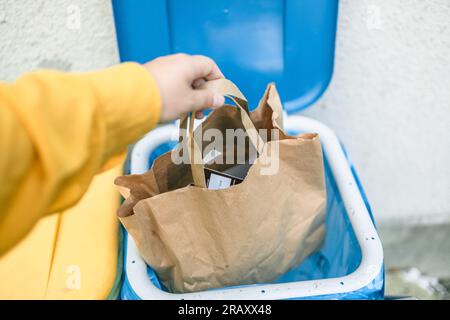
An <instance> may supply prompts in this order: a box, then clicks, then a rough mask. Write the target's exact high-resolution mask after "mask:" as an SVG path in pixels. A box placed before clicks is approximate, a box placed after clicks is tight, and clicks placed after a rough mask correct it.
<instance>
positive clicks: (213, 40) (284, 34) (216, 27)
mask: <svg viewBox="0 0 450 320" xmlns="http://www.w3.org/2000/svg"><path fill="white" fill-rule="evenodd" d="M113 8H114V16H115V22H116V32H117V38H118V42H119V50H120V56H121V60H122V61H137V62H141V63H142V62H146V61H149V60H151V59H153V58H155V57H157V56H161V55H165V54H170V53H173V52H185V53H189V54H204V55H208V56H210V57H212V58H213V59H214V60H215V61H216V62H217V63H218V64H219V66H220V68H221V69H222V71H223V72H224V74H225V75H226V76H227V77H228V78H229V79H231V80H233V82H235V83H236V85H237V86H238V87H240V88H241V89H242V91H243V92H244V94H245V95H246V96H247V98H248V100H249V105H250V106H256V105H257V102H258V99H259V98H260V97H261V95H262V92H263V91H264V89H265V87H266V85H267V83H269V82H275V83H276V85H277V89H278V91H279V93H280V96H281V98H282V99H283V105H284V108H285V111H286V114H287V115H286V121H285V122H286V123H285V129H286V130H287V131H289V132H291V133H299V132H302V131H305V132H317V133H319V134H320V137H321V142H322V146H323V150H324V160H325V173H326V186H327V217H326V228H327V233H326V238H325V242H324V245H323V246H322V248H321V249H320V250H319V251H318V252H316V253H314V254H312V255H311V256H310V257H309V258H308V259H307V260H305V261H304V262H303V263H302V264H300V265H299V266H297V267H296V268H294V269H293V270H291V271H290V272H288V273H286V274H284V275H283V276H281V277H280V278H279V279H277V281H275V282H273V283H270V284H269V283H268V284H255V285H245V286H238V287H230V288H221V289H215V290H208V291H203V292H195V293H185V294H173V293H169V292H167V290H165V288H164V287H162V286H161V284H160V282H159V280H158V277H157V276H156V274H155V272H154V271H153V270H152V269H151V268H150V267H149V266H147V265H146V264H145V262H144V261H143V260H142V258H141V256H140V255H139V252H138V251H137V248H136V245H135V243H134V240H133V239H132V238H131V237H128V235H127V234H125V237H124V238H125V243H124V247H125V254H124V256H125V263H124V264H125V271H124V272H125V274H124V281H123V286H122V291H121V297H122V298H123V299H383V298H384V266H383V249H382V246H381V242H380V239H379V237H378V234H377V231H376V229H375V224H374V220H373V216H372V213H371V209H370V206H369V203H368V201H367V198H366V196H365V194H364V191H363V188H362V186H361V184H360V182H359V180H358V177H357V175H356V171H355V170H354V168H353V166H352V165H351V162H350V161H349V159H348V156H347V154H346V152H345V150H344V148H343V146H342V144H341V143H340V142H339V140H338V138H337V137H336V135H335V134H334V133H333V131H331V130H330V129H329V128H328V127H326V126H324V125H323V124H322V123H320V122H318V121H316V120H313V119H310V118H306V117H303V116H300V115H294V114H295V113H297V112H299V111H301V110H302V109H305V108H307V107H308V106H310V105H311V104H313V103H314V102H315V101H316V100H317V99H318V98H319V97H320V96H321V95H322V93H323V92H324V91H325V90H326V88H327V86H328V84H329V82H330V79H331V76H332V73H333V60H334V43H335V36H336V22H337V12H338V0H284V1H283V0H246V1H242V0H215V1H210V0H190V1H185V0H151V1H150V0H146V1H142V0H126V1H124V0H113ZM176 132H177V127H176V125H173V124H172V125H166V126H163V127H160V128H158V129H155V130H153V131H152V132H150V133H149V134H148V135H147V136H145V137H144V138H143V139H142V140H141V141H139V142H138V143H137V144H136V146H135V147H134V148H133V150H132V153H131V161H130V172H131V173H143V172H145V171H147V170H148V169H149V168H150V166H151V163H152V162H153V160H154V159H155V158H156V157H157V156H159V155H161V154H162V153H164V152H166V151H168V150H170V149H171V148H173V147H174V145H175V143H176V141H174V140H173V139H174V137H176ZM174 133H175V134H174Z"/></svg>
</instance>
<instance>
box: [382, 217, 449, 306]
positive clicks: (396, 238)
mask: <svg viewBox="0 0 450 320" xmlns="http://www.w3.org/2000/svg"><path fill="white" fill-rule="evenodd" d="M379 234H380V237H381V240H382V242H383V248H384V255H385V265H386V271H387V272H386V295H389V296H413V297H416V298H418V299H450V224H439V225H420V226H419V225H413V226H408V225H406V226H405V225H393V226H387V225H382V226H380V227H379Z"/></svg>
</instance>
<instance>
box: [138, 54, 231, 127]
mask: <svg viewBox="0 0 450 320" xmlns="http://www.w3.org/2000/svg"><path fill="white" fill-rule="evenodd" d="M145 67H146V68H147V70H148V71H149V72H150V74H151V75H152V76H153V77H154V78H155V80H156V82H157V84H158V86H159V90H160V94H161V98H162V110H161V117H160V121H161V122H166V121H170V120H175V119H177V118H179V117H180V115H182V114H183V113H186V112H195V115H196V117H197V118H202V117H203V112H202V110H203V109H206V108H213V109H216V108H219V107H221V106H223V104H224V103H225V98H224V97H223V96H221V95H215V94H214V93H212V92H211V91H210V90H208V89H197V88H198V87H200V86H201V85H202V84H203V83H204V82H205V81H208V80H215V79H220V78H224V76H223V74H222V72H221V71H220V69H219V67H218V66H217V65H216V63H215V62H214V61H213V60H212V59H210V58H208V57H205V56H190V55H186V54H175V55H169V56H165V57H159V58H157V59H155V60H153V61H150V62H148V63H146V64H145Z"/></svg>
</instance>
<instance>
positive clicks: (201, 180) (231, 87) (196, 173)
mask: <svg viewBox="0 0 450 320" xmlns="http://www.w3.org/2000/svg"><path fill="white" fill-rule="evenodd" d="M201 88H202V89H209V90H211V91H212V92H214V93H215V94H221V95H223V96H226V97H228V98H230V99H231V100H232V101H233V102H234V103H235V104H236V107H238V109H239V110H240V114H241V121H242V125H243V126H244V129H245V131H246V133H247V134H248V136H249V139H250V141H251V143H252V144H253V146H254V147H255V148H256V150H257V152H258V154H261V153H262V150H263V148H264V144H265V143H264V140H262V138H261V136H260V135H259V134H258V131H257V130H256V127H255V125H254V124H253V122H252V120H251V119H250V116H249V109H248V102H247V99H246V98H245V96H244V95H243V94H242V92H241V91H240V90H239V89H238V87H237V86H236V85H235V84H234V83H233V82H231V81H230V80H227V79H218V80H212V81H207V82H206V83H205V84H204V85H203V86H202V87H201ZM188 118H190V119H189V131H188V132H189V137H188V146H189V148H188V152H189V160H190V162H191V171H192V178H193V180H194V184H195V185H197V186H199V187H203V188H206V181H205V171H204V164H203V158H202V152H201V149H200V148H199V146H198V145H197V142H196V141H195V139H194V137H193V132H194V119H195V117H194V115H193V114H192V113H191V114H189V113H186V114H183V115H182V116H181V117H180V138H179V139H180V142H181V136H182V135H181V130H186V127H187V120H188ZM196 159H199V160H198V161H195V160H196Z"/></svg>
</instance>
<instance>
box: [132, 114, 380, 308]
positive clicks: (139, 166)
mask: <svg viewBox="0 0 450 320" xmlns="http://www.w3.org/2000/svg"><path fill="white" fill-rule="evenodd" d="M177 128H178V127H177V126H176V125H166V126H163V127H159V128H157V129H155V130H153V131H152V132H150V133H149V134H147V135H146V136H145V137H144V138H142V139H141V140H140V141H139V142H138V143H137V144H136V146H135V147H134V148H133V151H132V154H131V173H136V174H139V173H144V172H146V171H147V170H148V169H149V168H148V159H149V156H150V154H151V152H152V151H153V150H154V149H155V148H156V147H157V146H159V145H160V144H162V143H164V142H167V141H170V140H174V139H176V138H177V134H178V129H177ZM285 128H286V130H301V131H306V132H316V133H318V134H319V135H320V139H321V142H322V145H323V149H324V151H325V153H326V155H327V159H328V161H329V165H330V168H331V171H332V173H333V176H334V179H335V181H336V184H337V186H338V189H339V192H340V194H341V197H342V200H343V202H344V205H345V208H346V210H347V213H348V217H349V220H350V222H351V224H352V227H353V230H354V232H355V235H356V238H357V240H358V243H359V246H360V247H361V253H362V258H361V263H360V265H359V267H358V268H357V269H356V270H355V271H354V272H353V273H351V274H349V275H346V276H344V277H339V278H329V279H321V280H310V281H298V282H288V283H280V284H264V285H252V286H246V287H241V288H232V289H225V288H224V289H216V290H208V291H202V292H195V293H183V294H173V293H168V292H165V291H162V290H160V289H158V288H157V287H155V286H154V285H153V283H152V282H151V281H150V280H149V278H148V276H147V269H146V268H147V266H146V264H145V262H144V260H143V259H142V258H141V256H140V254H139V252H138V250H137V247H136V244H135V242H134V240H133V238H132V237H131V236H130V235H128V246H127V257H126V270H127V277H128V281H129V283H130V285H131V288H132V289H133V290H134V292H135V293H136V294H137V295H138V296H139V297H140V298H141V299H251V300H252V299H290V298H301V297H312V296H319V295H333V294H340V293H345V292H352V291H356V290H358V289H361V288H363V287H365V286H367V285H368V284H369V283H371V282H372V281H373V280H374V279H375V277H376V276H378V274H379V273H380V272H381V268H382V264H383V248H382V246H381V241H380V238H379V236H378V234H377V231H376V230H375V227H374V225H373V223H372V221H371V219H370V215H369V213H368V211H367V208H366V206H365V204H364V200H363V199H362V196H361V193H360V191H359V189H358V186H357V184H356V181H355V179H354V177H353V174H352V172H351V169H350V166H349V164H348V161H347V158H346V157H345V154H344V152H343V150H342V147H341V145H340V143H339V140H338V138H337V137H336V135H335V134H334V132H333V131H331V129H329V128H328V127H327V126H325V125H323V124H322V123H320V122H318V121H316V120H313V119H311V118H306V117H303V116H289V117H286V122H285Z"/></svg>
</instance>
